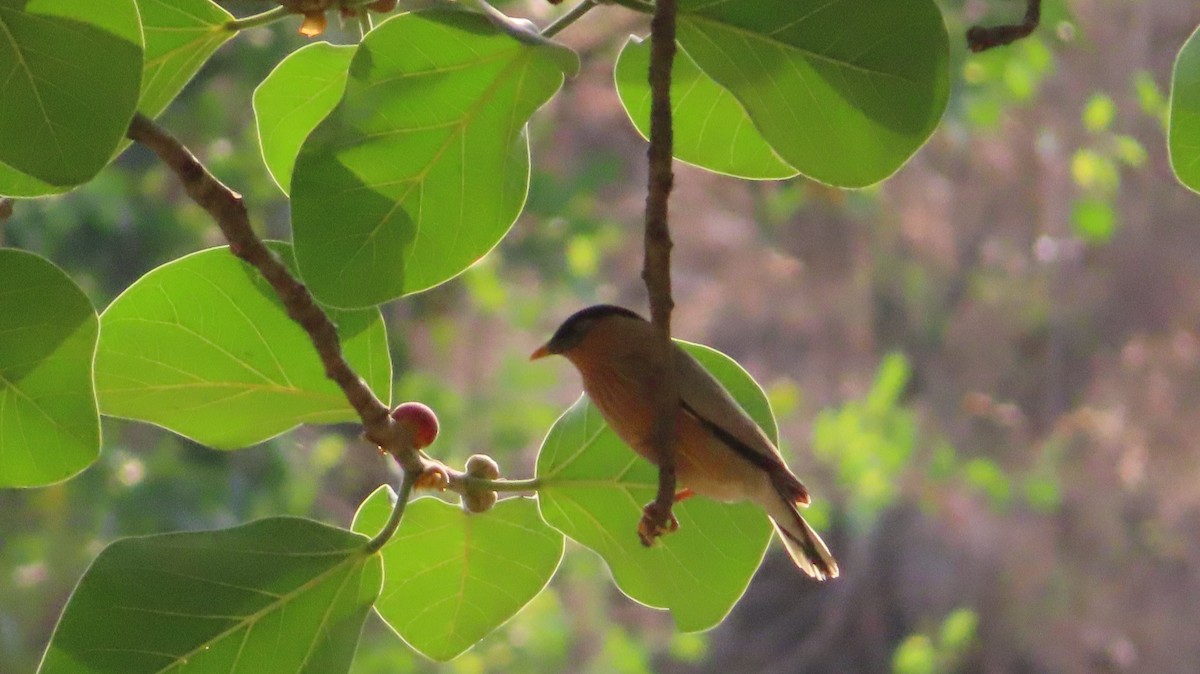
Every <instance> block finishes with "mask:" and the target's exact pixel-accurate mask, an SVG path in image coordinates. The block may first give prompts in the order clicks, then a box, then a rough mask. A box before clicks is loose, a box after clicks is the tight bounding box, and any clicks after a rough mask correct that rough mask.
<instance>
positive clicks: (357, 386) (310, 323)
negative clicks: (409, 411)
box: [127, 114, 433, 475]
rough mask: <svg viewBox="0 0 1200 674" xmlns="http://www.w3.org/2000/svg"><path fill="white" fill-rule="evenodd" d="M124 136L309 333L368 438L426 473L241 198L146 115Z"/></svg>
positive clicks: (426, 464)
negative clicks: (177, 185)
mask: <svg viewBox="0 0 1200 674" xmlns="http://www.w3.org/2000/svg"><path fill="white" fill-rule="evenodd" d="M127 135H128V136H129V138H130V139H131V140H133V141H136V142H138V143H141V144H142V145H144V146H146V147H147V148H149V149H150V150H152V151H153V152H154V153H155V154H156V155H158V158H159V159H161V160H162V161H163V163H164V164H166V165H167V167H168V168H170V169H171V171H172V172H174V173H175V175H176V176H178V178H179V180H180V181H181V182H182V183H183V187H184V189H185V190H186V191H187V194H188V196H189V197H191V198H192V201H195V202H196V204H197V205H199V206H200V207H201V208H203V209H204V210H206V211H208V213H209V215H211V216H212V218H213V219H214V220H215V221H216V222H217V226H218V227H220V228H221V233H222V234H224V235H225V239H226V240H227V241H228V242H229V251H230V252H231V253H233V254H234V255H236V256H237V257H239V258H241V259H242V260H244V261H246V262H247V263H249V264H250V265H252V266H253V267H254V268H256V269H257V270H258V271H259V273H260V274H262V276H263V278H265V279H266V280H267V282H268V283H270V284H271V287H272V288H274V290H275V293H276V294H277V295H279V299H280V301H282V302H283V306H284V308H285V309H286V310H287V314H288V316H289V317H290V318H291V319H292V320H294V321H296V322H297V323H299V324H300V327H302V328H303V329H304V331H305V332H306V333H308V336H309V339H311V340H312V343H313V346H314V347H316V350H317V353H318V355H319V356H320V357H321V362H322V364H324V366H325V375H326V376H328V377H329V378H330V379H332V380H333V381H334V382H336V383H337V385H338V386H339V387H341V389H342V392H343V393H344V394H345V396H346V400H348V401H349V402H350V405H351V406H352V407H353V408H354V410H355V411H356V412H357V413H358V416H359V418H361V419H362V423H363V428H364V435H365V436H366V437H367V439H368V440H370V441H371V442H373V443H375V444H376V445H379V446H380V447H381V448H383V449H384V450H385V451H387V452H388V453H389V454H391V455H392V456H394V457H395V458H396V461H397V462H398V463H399V464H400V466H401V467H402V468H404V470H405V472H407V473H414V474H416V475H421V474H422V473H424V472H425V471H427V470H428V469H429V468H430V467H431V465H433V464H432V462H430V461H428V460H427V459H425V458H424V457H422V456H421V454H420V453H419V452H418V451H417V450H416V449H415V448H414V447H413V442H412V437H411V434H410V433H409V432H408V431H406V430H405V429H404V427H403V426H402V425H401V424H398V423H396V422H395V421H394V420H393V419H392V418H391V416H390V415H389V410H388V407H387V405H385V404H384V403H383V402H381V401H380V400H379V399H378V398H376V397H375V394H374V393H373V392H372V391H371V388H370V387H369V386H367V383H366V382H365V381H363V379H362V378H361V377H359V376H358V374H356V373H355V372H354V370H353V368H351V367H350V364H349V363H348V362H346V359H345V358H344V357H343V356H342V347H341V343H340V342H339V340H338V335H337V329H336V328H335V327H334V325H333V322H332V321H330V320H329V316H328V315H327V314H326V313H325V311H324V310H323V309H321V307H320V306H319V305H318V304H317V303H316V300H315V299H313V296H312V294H311V293H309V291H308V288H306V287H305V286H304V284H302V283H300V281H298V280H297V279H296V277H294V276H292V274H291V272H290V271H288V269H287V267H286V266H284V264H283V262H281V261H280V260H279V258H278V257H277V256H276V255H275V254H274V253H272V252H271V250H270V249H268V248H267V247H266V246H265V245H264V244H263V242H262V239H260V238H258V235H257V234H255V233H254V230H253V229H252V228H251V226H250V217H249V215H248V214H247V212H246V205H245V203H243V201H242V197H241V195H240V194H238V193H236V192H234V191H233V190H231V189H229V188H228V187H226V186H225V185H224V184H222V183H221V181H220V180H218V179H217V178H216V177H215V176H213V175H212V174H211V173H209V172H208V169H206V168H205V167H204V165H203V164H201V163H200V160H198V159H196V157H195V156H194V155H193V154H192V153H191V152H190V151H189V150H188V149H187V148H186V147H184V145H183V144H182V143H180V142H179V141H178V140H177V139H176V138H175V137H174V136H172V135H171V134H170V133H168V132H167V131H166V130H164V129H163V128H161V127H160V126H158V125H157V124H155V123H154V121H153V120H151V119H149V118H148V117H146V116H144V115H142V114H138V115H135V116H134V118H133V121H132V122H131V123H130V124H129V131H128V134H127Z"/></svg>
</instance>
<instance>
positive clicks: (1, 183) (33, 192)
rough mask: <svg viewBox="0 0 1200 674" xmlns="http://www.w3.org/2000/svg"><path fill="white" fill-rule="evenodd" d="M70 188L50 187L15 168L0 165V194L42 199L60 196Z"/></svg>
mask: <svg viewBox="0 0 1200 674" xmlns="http://www.w3.org/2000/svg"><path fill="white" fill-rule="evenodd" d="M70 189H71V188H70V187H59V186H57V185H51V184H49V183H47V182H45V181H43V180H38V179H37V178H34V177H33V176H29V175H26V174H24V173H21V172H20V171H18V170H16V169H15V168H13V167H11V166H9V165H7V164H4V163H0V194H3V195H5V196H13V197H43V196H48V195H51V194H60V193H62V192H66V191H68V190H70Z"/></svg>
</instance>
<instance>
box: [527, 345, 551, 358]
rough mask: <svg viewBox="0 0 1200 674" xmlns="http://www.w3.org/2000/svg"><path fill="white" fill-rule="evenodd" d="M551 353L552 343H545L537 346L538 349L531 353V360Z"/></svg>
mask: <svg viewBox="0 0 1200 674" xmlns="http://www.w3.org/2000/svg"><path fill="white" fill-rule="evenodd" d="M549 355H550V345H548V344H543V345H541V346H539V347H538V348H537V351H534V352H533V353H531V354H529V360H537V359H539V358H545V357H546V356H549Z"/></svg>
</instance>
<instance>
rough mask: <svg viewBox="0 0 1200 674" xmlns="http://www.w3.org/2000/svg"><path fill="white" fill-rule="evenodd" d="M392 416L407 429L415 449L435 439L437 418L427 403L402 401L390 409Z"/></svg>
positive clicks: (426, 445) (429, 443)
mask: <svg viewBox="0 0 1200 674" xmlns="http://www.w3.org/2000/svg"><path fill="white" fill-rule="evenodd" d="M392 418H393V419H395V420H396V421H397V422H399V423H400V425H401V426H404V427H405V428H406V429H407V430H408V432H409V433H410V434H411V435H412V441H413V446H414V447H416V448H417V449H424V448H425V447H428V446H429V445H431V444H433V441H434V440H435V439H437V435H438V418H437V415H436V414H434V413H433V410H431V409H429V407H428V406H427V405H423V404H421V403H404V404H402V405H399V406H398V407H396V409H394V410H392Z"/></svg>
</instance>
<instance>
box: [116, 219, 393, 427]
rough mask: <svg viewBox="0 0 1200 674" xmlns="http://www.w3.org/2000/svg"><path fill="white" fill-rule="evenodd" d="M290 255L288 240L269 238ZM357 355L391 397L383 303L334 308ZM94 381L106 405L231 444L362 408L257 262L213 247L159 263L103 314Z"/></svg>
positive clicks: (349, 353)
mask: <svg viewBox="0 0 1200 674" xmlns="http://www.w3.org/2000/svg"><path fill="white" fill-rule="evenodd" d="M271 246H272V248H273V250H274V251H275V252H276V253H277V254H279V255H280V256H281V257H283V258H284V261H285V262H286V263H287V264H289V265H291V264H292V262H291V248H290V247H289V246H287V245H286V244H281V243H274V244H271ZM331 318H332V319H333V321H334V323H335V324H336V325H337V326H338V334H339V336H340V337H341V340H342V349H343V351H344V355H345V357H346V359H347V360H348V361H349V362H350V365H351V366H352V367H354V368H355V370H357V371H358V373H359V374H360V375H361V376H362V377H363V378H364V379H366V381H367V383H368V384H369V385H370V386H371V388H372V389H373V390H374V391H375V393H376V395H378V396H379V397H380V398H382V399H383V400H384V402H387V401H388V400H389V397H390V396H389V394H390V388H391V374H392V367H391V357H390V355H389V354H388V348H387V334H386V331H385V328H384V325H383V319H382V317H381V316H380V314H379V311H378V310H366V311H353V312H351V311H340V312H333V313H332V315H331ZM101 326H102V329H101V336H100V348H99V351H98V352H97V354H96V385H97V392H98V394H99V397H100V409H101V412H103V413H104V414H106V415H110V416H117V417H125V418H128V419H137V420H140V421H147V422H150V423H154V424H158V425H160V426H163V427H164V428H167V429H170V430H172V431H174V432H176V433H179V434H180V435H183V436H186V437H189V438H191V439H193V440H196V441H197V442H201V443H204V444H206V445H210V446H212V447H216V448H219V449H234V448H238V447H245V446H248V445H252V444H255V443H257V442H261V441H263V440H266V439H268V438H270V437H273V436H275V435H278V434H280V433H282V432H284V431H286V430H288V429H291V428H293V427H295V426H297V425H298V424H301V423H312V424H327V423H338V422H343V421H353V420H356V419H357V418H358V417H357V415H356V414H355V412H354V410H353V408H351V407H350V404H349V402H347V401H346V397H345V395H343V394H342V391H341V389H340V388H338V386H337V384H335V383H333V382H332V381H330V380H329V379H328V378H327V377H326V376H325V368H324V366H323V365H322V364H321V361H320V359H319V357H318V356H317V352H316V350H315V349H314V348H313V345H312V342H311V341H310V340H309V337H308V335H307V333H305V332H304V330H303V329H302V328H301V327H300V326H299V325H297V324H296V322H295V321H293V320H292V319H291V318H289V317H288V315H287V313H286V312H285V310H284V308H283V305H282V303H281V302H280V301H279V298H278V296H277V295H276V294H275V291H274V290H273V289H272V288H271V286H270V285H269V284H268V283H267V282H266V280H264V279H263V278H262V276H261V275H260V274H259V273H258V271H257V270H256V269H254V268H253V267H251V266H250V265H248V264H246V263H245V262H242V261H241V260H239V259H238V258H236V257H234V256H233V255H231V254H230V253H229V250H228V248H225V247H221V248H213V249H210V250H206V251H202V252H199V253H194V254H192V255H188V256H186V257H182V258H180V259H178V260H174V261H171V262H168V263H167V264H165V265H163V266H161V267H159V268H157V269H155V270H152V271H151V272H149V273H148V274H146V275H145V276H143V277H142V278H140V279H138V280H137V281H136V282H135V283H134V284H133V285H131V286H130V287H129V288H128V289H126V290H125V292H123V293H121V295H120V296H119V297H118V298H117V299H115V300H113V303H112V304H110V305H109V307H108V308H107V309H106V310H105V311H104V314H103V315H102V316H101Z"/></svg>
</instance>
